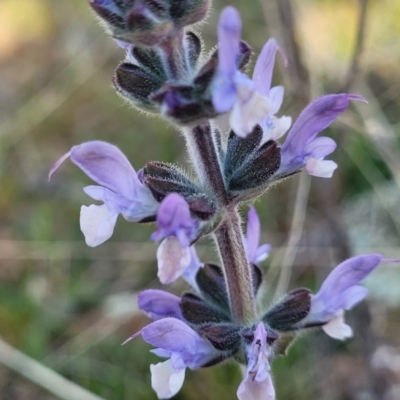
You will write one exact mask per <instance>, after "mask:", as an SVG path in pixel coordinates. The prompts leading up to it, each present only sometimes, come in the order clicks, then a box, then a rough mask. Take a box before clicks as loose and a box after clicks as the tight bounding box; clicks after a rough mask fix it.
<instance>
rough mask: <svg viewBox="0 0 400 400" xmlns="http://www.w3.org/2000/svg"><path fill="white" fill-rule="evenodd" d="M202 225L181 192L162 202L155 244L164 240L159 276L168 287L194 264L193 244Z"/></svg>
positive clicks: (160, 253) (158, 255) (152, 236)
mask: <svg viewBox="0 0 400 400" xmlns="http://www.w3.org/2000/svg"><path fill="white" fill-rule="evenodd" d="M198 227H199V222H198V221H197V220H195V219H193V218H192V216H191V215H190V209H189V205H188V204H187V203H186V201H185V199H184V198H183V197H181V196H180V195H179V194H177V193H171V194H169V195H168V196H166V197H165V199H164V200H163V201H162V202H161V204H160V207H159V209H158V212H157V231H156V232H154V233H153V234H152V235H151V239H152V240H154V241H159V240H162V242H161V244H160V246H159V247H158V250H157V260H158V277H159V278H160V281H161V282H162V283H164V284H168V283H171V282H173V281H174V280H176V279H177V278H178V277H179V276H181V275H182V273H183V272H184V271H185V270H186V268H187V267H188V266H189V265H190V262H191V260H192V254H191V252H190V244H191V243H192V242H193V241H194V240H195V239H196V237H197V231H198Z"/></svg>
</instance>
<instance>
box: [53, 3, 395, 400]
mask: <svg viewBox="0 0 400 400" xmlns="http://www.w3.org/2000/svg"><path fill="white" fill-rule="evenodd" d="M91 6H92V8H93V9H94V11H95V12H96V13H97V14H98V16H99V17H100V18H101V19H102V21H103V22H104V24H105V25H106V26H107V29H108V31H109V32H110V33H111V34H112V35H113V37H114V38H115V39H117V41H118V43H119V45H120V46H122V47H123V48H125V49H126V59H125V61H124V62H123V63H121V64H120V65H119V66H118V67H117V69H116V72H115V75H114V78H113V82H114V84H115V87H116V89H117V91H118V93H119V94H121V95H122V96H123V97H124V98H126V99H128V100H129V101H130V102H131V103H132V104H133V105H134V106H135V107H137V108H140V109H142V110H146V111H148V112H152V113H158V114H160V115H161V116H162V117H164V118H165V119H167V120H169V121H171V122H172V123H173V124H175V125H177V126H178V127H179V128H180V130H181V131H182V132H183V133H184V137H185V140H186V142H187V148H188V151H189V157H190V160H191V161H192V164H193V167H194V171H193V172H192V173H187V172H185V171H184V170H183V169H181V168H180V167H178V166H176V165H174V164H167V163H164V162H160V161H152V162H149V163H147V164H146V165H144V166H143V167H142V168H141V169H139V170H138V172H136V171H135V169H134V168H133V167H132V165H131V164H130V162H129V161H128V159H127V158H126V157H125V155H124V154H123V153H122V152H121V151H120V150H119V149H118V148H117V147H116V146H114V145H112V144H109V143H105V142H102V141H91V142H86V143H83V144H80V145H77V146H74V147H72V149H71V150H70V151H69V152H68V153H66V154H65V155H64V156H62V157H61V158H60V159H59V160H58V161H57V162H56V163H55V164H54V166H53V167H52V168H51V170H50V174H49V177H51V175H52V174H53V173H54V172H55V171H56V170H57V169H58V168H59V166H60V165H61V164H62V163H63V162H64V161H65V160H66V159H68V158H69V159H70V160H71V161H72V162H73V163H74V164H75V165H77V166H78V167H79V168H80V169H81V170H82V171H83V172H84V173H85V174H86V175H87V176H88V177H89V178H91V179H92V180H93V181H95V182H96V183H97V185H95V186H87V187H85V188H84V191H85V193H86V194H87V195H89V196H90V197H91V198H92V199H94V200H95V201H98V202H100V203H101V204H100V205H95V204H92V205H90V206H88V207H87V206H82V208H81V213H80V225H81V230H82V232H83V234H84V236H85V240H86V243H87V244H88V245H89V246H98V245H100V244H102V243H103V242H105V241H106V240H108V239H109V238H110V237H111V236H112V234H113V230H114V226H115V224H116V221H117V219H118V216H119V215H122V216H123V217H124V218H125V220H127V221H129V222H138V223H144V222H155V223H156V230H155V232H154V233H153V234H152V235H151V240H153V241H155V242H159V247H158V250H157V261H158V277H159V279H160V281H161V283H163V284H169V283H171V282H173V281H175V280H176V279H178V278H180V277H182V278H183V279H185V280H186V282H187V283H188V285H189V290H188V291H186V292H184V293H183V294H182V295H181V296H180V297H179V296H176V295H174V294H171V293H168V292H165V291H162V290H151V289H150V290H145V291H143V292H142V293H141V294H140V296H139V308H140V309H141V310H142V311H143V312H145V313H146V314H147V315H148V316H149V317H150V318H151V319H152V320H153V322H152V323H150V324H149V325H147V326H145V327H144V328H143V329H141V330H140V331H139V332H137V333H135V334H134V335H133V336H131V337H130V338H129V339H128V340H127V341H126V342H128V341H130V340H132V339H133V338H136V337H137V336H141V337H142V338H143V340H144V341H146V342H147V343H149V344H151V345H152V346H154V347H155V349H154V350H152V351H153V352H154V353H155V354H156V355H157V356H159V357H161V358H163V359H166V361H163V362H160V363H158V364H156V365H151V367H150V369H151V375H152V378H151V383H152V387H153V389H154V390H155V392H156V393H157V395H158V397H159V398H160V399H165V398H170V397H172V396H174V395H175V394H176V393H177V392H178V391H179V390H180V388H181V387H182V385H183V382H184V377H185V370H186V368H190V369H198V368H203V367H209V366H213V365H216V364H218V363H220V362H222V361H224V360H226V359H229V358H233V357H234V358H235V359H236V360H241V362H242V363H243V364H245V365H246V373H245V376H244V378H243V380H242V382H241V383H240V385H239V388H238V391H237V396H238V398H239V399H240V400H262V399H268V400H273V399H275V389H274V386H273V383H272V377H271V363H272V361H273V359H274V358H275V357H277V356H279V355H284V354H285V353H286V350H287V347H288V345H289V344H290V343H291V342H292V341H293V340H294V339H295V338H296V336H297V334H298V333H299V332H304V331H306V330H309V329H311V328H316V327H320V328H322V329H323V330H324V331H325V332H326V333H327V334H328V335H329V336H331V337H333V338H336V339H346V338H348V337H350V336H351V335H352V330H351V328H350V327H349V326H348V325H346V324H345V322H344V311H346V310H350V309H351V308H353V307H354V306H355V305H356V304H357V303H359V302H360V301H361V300H363V299H364V298H365V297H366V295H367V290H366V289H365V288H364V287H362V286H360V282H361V281H362V280H363V279H364V278H366V277H367V276H368V275H369V274H370V273H372V271H373V270H374V269H375V268H376V267H377V266H378V265H379V264H380V263H381V262H382V261H391V260H385V259H384V258H383V257H382V256H381V255H379V254H369V255H359V256H356V257H353V258H350V259H348V260H346V261H344V262H343V263H341V264H340V265H338V266H337V267H336V268H335V269H334V270H333V271H332V272H331V273H330V274H329V276H328V277H327V278H326V280H325V282H324V283H323V284H322V286H321V288H320V290H319V291H318V292H317V293H316V294H313V293H312V292H311V291H310V290H309V289H306V288H298V289H295V290H292V291H291V292H289V293H287V294H286V295H285V296H284V297H283V298H282V299H280V300H279V301H277V302H276V303H275V304H274V305H272V306H270V307H269V308H265V309H261V310H260V312H258V311H257V306H256V304H257V295H258V291H259V288H260V286H261V284H262V279H263V274H262V270H261V269H260V267H259V264H260V263H261V262H262V261H263V260H265V259H266V258H267V257H268V253H269V251H270V245H268V244H262V245H260V236H261V227H260V221H259V218H258V215H257V213H256V210H255V208H254V207H253V206H251V205H250V208H249V211H248V215H247V230H246V233H244V232H242V227H241V220H240V217H239V212H238V209H239V207H241V206H243V204H248V203H249V202H250V203H251V202H252V201H253V200H255V199H256V198H258V197H259V196H261V195H262V194H264V193H265V192H266V191H267V190H268V189H269V187H270V186H271V185H272V184H274V183H276V182H277V181H280V180H282V179H284V178H286V177H288V176H290V175H293V174H296V173H298V172H300V171H301V170H302V169H303V168H304V169H305V171H306V172H307V173H309V174H310V175H314V176H319V177H324V178H329V177H331V176H332V174H333V171H334V170H335V168H336V167H337V165H336V164H335V163H334V162H333V161H330V160H325V157H326V156H328V155H329V154H331V153H332V152H333V151H334V150H335V148H336V143H335V142H334V141H333V139H331V138H329V137H322V136H318V134H319V133H320V132H322V131H323V130H324V129H326V128H327V127H328V126H329V125H330V124H331V123H332V122H333V121H334V120H335V119H336V118H337V117H338V116H339V115H340V114H341V113H342V112H344V111H345V110H346V109H347V107H348V106H349V103H350V101H351V100H363V99H362V97H360V96H358V95H354V94H346V93H341V94H330V95H326V96H323V97H320V98H319V99H317V100H315V101H313V102H312V103H311V104H309V105H308V106H307V107H306V108H305V109H304V111H303V112H302V113H301V114H300V115H299V116H298V118H297V120H296V121H295V122H294V123H293V125H292V124H291V122H292V120H291V118H290V117H288V116H280V117H278V116H276V114H278V113H279V110H280V107H281V105H282V102H283V96H284V89H283V87H281V86H275V87H271V82H272V74H273V69H274V64H275V57H276V54H277V52H280V53H281V55H282V57H283V59H284V62H285V63H287V60H286V56H285V54H284V52H283V51H282V50H281V49H280V48H279V46H278V45H277V42H276V41H275V40H274V39H270V40H268V41H267V43H266V44H265V46H264V47H263V49H262V51H261V54H260V56H259V57H258V59H257V62H256V65H255V68H254V72H253V77H252V79H250V78H249V77H248V76H247V75H246V74H245V72H244V71H245V67H246V65H247V63H248V61H249V58H250V55H251V50H250V47H249V46H248V45H247V44H246V43H245V42H243V41H242V40H241V39H240V33H241V20H240V17H239V14H238V12H237V11H236V10H235V9H234V8H231V7H228V8H226V9H225V10H224V11H223V12H222V14H221V17H220V22H219V26H218V48H217V50H215V51H214V52H212V53H211V54H208V55H205V54H204V49H203V47H204V46H203V44H202V42H201V39H200V37H199V36H198V35H197V34H195V33H194V32H193V31H191V30H190V26H191V25H192V24H194V23H197V22H199V21H201V20H202V19H203V18H204V17H205V16H206V14H207V11H208V7H209V0H185V1H180V0H179V1H177V0H93V2H92V3H91ZM225 113H230V127H231V130H230V132H229V133H227V134H226V135H225V134H224V133H223V132H221V131H220V130H219V129H218V127H217V126H216V124H215V122H214V121H212V119H213V118H214V117H216V116H218V115H220V114H225ZM286 132H288V133H287V136H286V139H285V140H284V141H283V143H282V144H280V143H278V141H277V140H278V139H280V138H282V137H283V136H284V135H285V134H286ZM207 235H208V236H211V237H213V238H214V240H215V243H216V246H217V249H218V251H219V254H220V263H219V264H211V263H202V262H201V261H200V260H199V258H198V256H197V254H196V250H195V243H196V242H197V241H199V240H200V239H201V238H203V237H205V236H207Z"/></svg>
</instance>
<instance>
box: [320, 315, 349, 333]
mask: <svg viewBox="0 0 400 400" xmlns="http://www.w3.org/2000/svg"><path fill="white" fill-rule="evenodd" d="M322 329H323V330H324V332H325V333H326V334H327V335H328V336H330V337H332V338H334V339H338V340H345V339H348V338H351V337H352V336H353V330H352V329H351V327H350V326H349V325H347V324H346V323H345V322H344V312H343V310H340V312H339V315H338V316H337V317H335V318H333V319H331V320H330V321H329V322H328V323H327V324H325V325H323V326H322Z"/></svg>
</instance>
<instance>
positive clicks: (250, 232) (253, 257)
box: [245, 206, 271, 264]
mask: <svg viewBox="0 0 400 400" xmlns="http://www.w3.org/2000/svg"><path fill="white" fill-rule="evenodd" d="M260 233H261V227H260V219H259V218H258V215H257V212H256V209H255V208H254V207H253V206H251V207H250V210H249V212H248V214H247V231H246V238H245V249H246V253H247V259H248V260H249V262H251V263H253V264H259V263H260V262H261V261H264V260H265V259H266V258H267V257H268V254H269V251H270V250H271V245H269V244H263V245H261V246H259V244H260Z"/></svg>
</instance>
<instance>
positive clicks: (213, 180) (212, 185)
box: [185, 122, 228, 204]
mask: <svg viewBox="0 0 400 400" xmlns="http://www.w3.org/2000/svg"><path fill="white" fill-rule="evenodd" d="M185 137H186V142H187V147H188V151H189V155H190V158H191V160H192V162H193V165H194V168H195V170H196V172H197V175H198V177H199V179H200V181H201V183H202V184H203V185H204V186H205V187H206V188H209V189H211V191H212V193H213V194H214V195H215V196H216V197H217V198H218V199H219V201H220V202H221V203H222V204H227V202H228V195H227V192H226V188H225V182H224V177H223V174H222V168H221V164H220V160H219V157H218V154H217V149H216V146H217V143H216V142H215V138H214V133H213V131H212V128H211V125H210V123H209V122H206V123H204V124H203V125H199V126H196V127H195V128H193V129H192V130H187V131H186V132H185Z"/></svg>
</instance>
